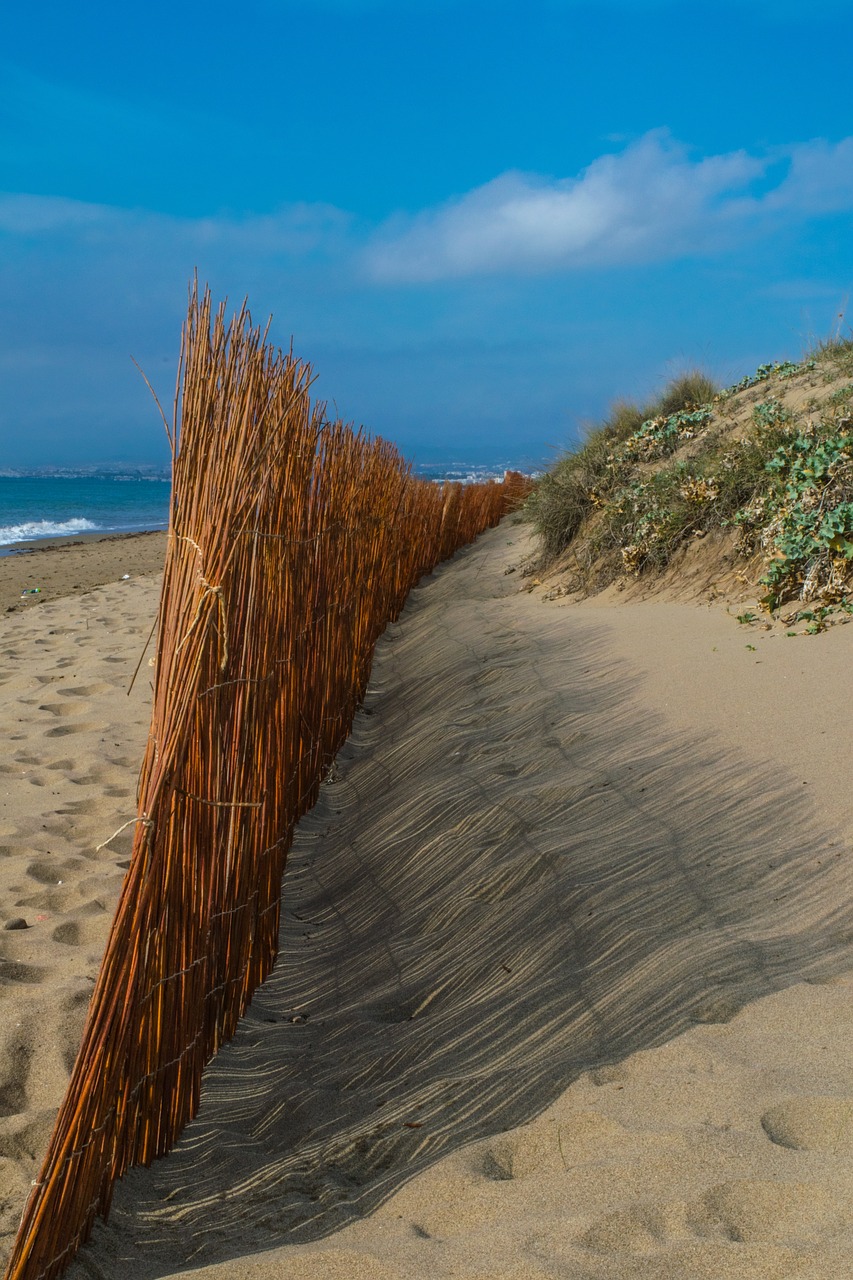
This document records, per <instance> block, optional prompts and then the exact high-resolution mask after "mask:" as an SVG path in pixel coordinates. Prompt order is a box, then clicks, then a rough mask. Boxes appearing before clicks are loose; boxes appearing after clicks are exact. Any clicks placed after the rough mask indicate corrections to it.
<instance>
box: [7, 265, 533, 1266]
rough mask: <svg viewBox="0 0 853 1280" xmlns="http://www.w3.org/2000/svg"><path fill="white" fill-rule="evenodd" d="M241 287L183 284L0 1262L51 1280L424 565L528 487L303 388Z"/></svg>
mask: <svg viewBox="0 0 853 1280" xmlns="http://www.w3.org/2000/svg"><path fill="white" fill-rule="evenodd" d="M310 384H311V369H310V366H309V365H307V364H305V363H303V362H302V361H300V360H299V359H297V358H296V357H294V355H293V354H292V353H282V352H280V351H278V350H274V349H273V348H272V347H271V346H270V345H269V343H268V342H267V334H266V332H261V330H259V329H257V328H254V327H253V325H252V322H251V318H250V316H249V313H248V312H247V310H246V308H245V306H244V307H243V309H242V310H241V312H240V313H239V314H238V315H236V316H235V317H234V318H233V319H232V320H231V322H230V324H228V323H226V319H225V311H224V307H220V308H219V309H218V310H216V311H215V312H214V310H213V307H212V304H211V299H210V295H209V293H208V292H205V294H204V295H203V296H199V294H198V292H197V290H195V289H194V290H193V292H192V294H191V297H190V307H189V314H188V318H187V322H186V325H185V327H184V331H183V340H182V346H181V359H180V365H179V373H178V385H177V391H176V395H175V405H174V413H173V417H172V422H171V425H169V424H167V431H168V432H169V436H170V442H171V447H172V463H173V487H172V499H171V512H170V525H169V537H168V549H167V553H166V561H165V568H164V577H163V588H162V596H161V601H160V611H159V625H158V636H157V644H156V659H155V663H156V665H155V672H154V702H153V711H152V719H151V729H150V733H149V737H148V745H147V749H146V752H145V756H144V760H143V764H142V769H141V773H140V780H139V788H138V815H137V817H136V819H135V820H134V825H135V834H134V841H133V850H132V855H131V860H130V866H129V869H128V871H127V875H126V878H125V881H124V885H123V888H122V891H121V896H120V899H119V903H118V907H117V910H116V914H115V918H114V920H113V923H112V927H111V931H110V935H109V939H108V942H107V946H106V952H105V955H104V959H103V963H102V966H101V970H100V974H99V977H98V981H97V984H96V987H95V990H94V993H93V996H92V1000H91V1004H90V1007H89V1012H88V1018H87V1022H86V1025H85V1029H84V1032H83V1038H82V1043H81V1046H80V1050H79V1054H78V1056H77V1060H76V1063H75V1066H74V1068H73V1072H72V1075H71V1080H70V1083H69V1086H68V1091H67V1094H66V1096H65V1099H64V1101H63V1103H62V1106H61V1108H60V1110H59V1114H58V1118H57V1121H56V1126H55V1128H54V1131H53V1134H52V1137H51V1139H50V1143H49V1147H48V1152H47V1155H46V1157H45V1160H44V1164H43V1166H42V1169H41V1172H40V1174H39V1177H38V1180H37V1182H36V1183H35V1184H34V1187H33V1190H32V1193H31V1196H30V1199H29V1201H28V1203H27V1205H26V1208H25V1210H24V1214H23V1218H22V1222H21V1226H20V1230H19V1233H18V1236H17V1238H16V1241H15V1244H14V1248H13V1252H12V1256H11V1259H10V1261H9V1264H8V1268H7V1271H6V1280H51V1278H52V1277H54V1276H57V1275H59V1274H60V1273H61V1272H62V1271H63V1270H64V1268H65V1267H66V1266H67V1265H68V1263H69V1262H70V1260H71V1259H72V1257H73V1256H74V1254H75V1252H76V1251H77V1249H78V1248H79V1246H80V1245H81V1243H83V1242H84V1241H85V1240H86V1239H87V1237H88V1235H89V1233H90V1231H91V1228H92V1225H93V1222H94V1219H95V1217H96V1216H97V1215H99V1214H100V1215H103V1216H106V1214H107V1212H108V1210H109V1205H110V1199H111V1195H112V1189H113V1186H114V1183H115V1181H116V1179H117V1178H119V1177H120V1176H121V1175H122V1173H123V1172H124V1171H125V1170H126V1169H128V1168H129V1167H130V1166H132V1165H135V1164H149V1163H150V1162H151V1160H153V1159H154V1158H155V1157H156V1156H160V1155H163V1154H164V1153H165V1152H166V1151H168V1150H169V1148H170V1147H171V1145H172V1144H173V1143H174V1142H175V1140H176V1138H177V1136H178V1135H179V1134H180V1132H181V1130H182V1129H183V1127H184V1125H185V1124H186V1123H187V1121H188V1120H189V1119H191V1117H192V1116H193V1115H194V1114H195V1112H196V1110H197V1107H198V1102H199V1091H200V1082H201V1074H202V1069H203V1067H204V1065H205V1063H206V1062H207V1061H208V1060H209V1059H210V1058H211V1056H212V1055H213V1054H215V1053H216V1051H217V1049H218V1048H219V1046H220V1045H221V1044H222V1043H223V1041H226V1040H228V1039H229V1038H230V1036H231V1035H232V1034H233V1032H234V1029H235V1026H236V1024H237V1020H238V1019H239V1017H240V1015H241V1014H242V1013H243V1011H244V1010H245V1008H246V1006H247V1004H248V1003H249V1001H250V999H251V996H252V993H253V991H254V990H255V988H256V986H257V985H258V983H260V982H262V981H263V980H264V978H265V977H266V976H267V974H268V973H269V971H270V969H271V967H272V965H273V963H274V961H275V957H276V952H277V945H278V929H279V903H280V892H281V876H282V871H283V867H284V860H285V856H286V853H287V850H288V848H289V846H290V843H291V839H292V834H293V829H294V825H295V823H296V822H297V821H298V819H299V817H300V816H301V815H302V814H303V813H304V812H305V811H306V810H307V809H308V808H310V806H311V805H312V804H313V803H314V802H315V800H316V798H317V794H318V791H319V787H320V784H321V782H322V780H323V777H324V775H325V772H326V771H327V769H328V767H329V765H330V763H331V761H332V759H333V757H334V755H335V753H336V751H337V750H338V748H339V747H340V745H341V744H342V742H343V741H344V739H345V738H346V736H347V733H348V732H349V729H350V726H351V723H352V718H353V714H354V712H355V709H356V707H357V705H358V704H359V702H360V700H361V699H362V697H363V695H364V692H365V688H366V684H367V678H368V673H369V670H370V664H371V658H372V654H373V649H374V645H375V643H376V640H377V638H378V636H379V635H380V633H381V632H382V630H383V628H384V627H385V625H386V623H387V622H388V621H389V620H390V619H393V618H396V617H397V615H398V614H399V612H400V609H401V608H402V605H403V602H404V601H405V599H406V595H407V593H408V592H409V590H410V588H411V587H412V586H413V584H414V583H415V582H416V581H417V580H418V578H419V577H421V575H422V574H424V573H425V572H427V571H429V570H430V569H432V567H433V566H434V565H435V564H437V563H438V562H439V561H440V560H443V559H445V558H447V557H448V556H451V555H452V554H453V553H454V551H456V550H457V548H458V547H460V546H461V545H462V544H464V543H467V542H469V541H471V540H472V539H473V538H475V537H476V536H477V535H478V534H479V533H480V532H482V530H484V529H485V528H487V527H489V526H491V525H494V524H496V523H497V521H498V520H499V519H500V517H501V516H502V515H503V514H504V513H505V512H506V511H507V510H509V509H511V508H512V507H513V506H515V505H517V503H518V502H519V501H520V500H521V499H522V498H523V497H524V496H525V493H526V492H527V489H528V487H529V485H528V482H527V481H526V479H525V478H524V477H522V476H520V475H518V474H514V473H507V475H506V477H505V480H504V482H503V483H502V484H494V483H489V484H472V485H464V486H463V485H461V484H441V485H436V484H431V483H429V482H426V481H422V480H418V479H415V478H413V476H412V474H411V471H410V468H409V466H408V465H407V464H406V463H405V462H404V461H403V460H402V459H401V457H400V456H399V454H398V453H397V451H396V450H395V449H394V447H393V446H392V445H390V444H388V443H386V442H385V441H382V440H378V439H370V438H369V437H367V436H365V435H364V434H363V433H362V432H361V431H355V430H353V429H351V428H350V427H349V426H347V425H345V424H343V423H341V422H330V421H328V420H327V418H326V414H325V407H324V406H323V405H321V404H318V403H314V402H312V400H311V396H310Z"/></svg>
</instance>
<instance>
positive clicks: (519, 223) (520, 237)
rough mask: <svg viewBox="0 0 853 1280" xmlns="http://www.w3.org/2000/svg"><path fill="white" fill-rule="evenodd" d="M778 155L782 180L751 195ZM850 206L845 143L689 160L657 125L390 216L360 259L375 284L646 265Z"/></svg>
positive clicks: (850, 155) (852, 177) (852, 166)
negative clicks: (567, 161) (590, 157)
mask: <svg viewBox="0 0 853 1280" xmlns="http://www.w3.org/2000/svg"><path fill="white" fill-rule="evenodd" d="M780 160H782V161H783V162H784V163H785V165H786V172H785V174H784V176H783V178H782V179H781V181H779V182H777V185H776V186H775V187H773V186H771V188H770V190H769V191H763V192H762V193H761V194H759V195H756V194H753V192H752V191H751V188H752V187H753V186H754V185H755V184H758V183H760V181H761V180H762V179H764V178H765V177H766V176H767V175H768V173H769V171H770V170H771V166H772V165H774V164H776V163H778V162H779V161H780ZM850 208H853V139H850V138H848V139H845V140H844V141H842V142H840V143H838V144H836V145H831V144H829V143H827V142H824V141H820V140H818V141H815V142H810V143H806V144H802V145H799V146H795V147H791V148H788V149H787V151H786V152H785V153H774V154H772V155H769V156H763V157H761V156H759V157H757V156H751V155H749V154H747V153H746V152H745V151H733V152H729V153H726V154H723V155H717V156H709V157H706V158H704V159H693V158H692V157H691V155H690V153H689V152H688V150H687V148H686V147H684V146H683V145H681V144H680V143H678V142H676V141H674V140H673V139H672V138H671V137H670V136H669V134H668V133H667V132H666V131H665V130H655V131H653V132H651V133H649V134H646V135H645V136H644V137H642V138H641V139H639V141H637V142H635V143H633V144H632V145H631V146H629V147H627V148H626V149H625V150H624V151H622V152H620V153H618V154H612V155H604V156H601V157H599V159H597V160H595V161H594V162H593V163H592V164H591V165H589V166H588V168H587V169H585V170H584V171H583V172H582V173H581V174H580V175H579V176H578V177H576V178H558V179H548V178H543V177H540V176H537V175H535V174H523V173H507V174H503V175H502V176H501V177H498V178H495V179H494V180H493V181H492V182H489V183H487V184H486V185H485V186H482V187H478V188H475V189H474V190H473V191H471V192H469V193H468V194H466V195H464V196H462V197H461V198H459V199H456V200H453V201H449V202H448V203H446V204H443V205H441V206H439V207H437V208H434V209H429V210H426V211H424V212H422V213H419V214H417V215H415V216H414V217H403V216H398V217H396V218H393V219H390V220H389V221H388V222H387V223H386V224H385V226H384V227H382V228H380V230H379V231H378V233H377V234H376V236H375V237H374V239H373V241H372V243H371V244H370V245H369V246H368V247H367V249H366V250H365V254H364V265H365V268H366V270H367V273H368V275H369V276H371V277H372V278H373V279H374V280H375V281H377V282H379V283H416V282H427V281H434V280H443V279H452V278H459V277H464V276H473V275H485V274H494V273H514V274H525V273H534V272H537V271H545V270H554V269H564V270H566V269H577V268H583V267H601V266H610V265H616V264H619V263H629V262H647V261H655V260H663V259H666V258H673V257H678V256H682V255H685V254H696V253H704V252H708V251H710V250H714V249H717V248H721V247H724V246H725V245H726V244H729V243H732V242H733V241H735V240H737V239H739V238H742V236H743V235H744V234H745V233H746V231H747V230H748V229H749V227H750V226H752V225H755V224H756V222H760V221H762V220H770V219H773V218H777V219H778V218H779V217H784V216H788V217H800V218H801V217H809V216H813V215H819V214H823V213H829V212H833V211H837V210H841V209H850Z"/></svg>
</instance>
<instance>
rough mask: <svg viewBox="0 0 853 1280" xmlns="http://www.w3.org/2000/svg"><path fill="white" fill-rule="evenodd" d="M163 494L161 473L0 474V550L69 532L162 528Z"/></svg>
mask: <svg viewBox="0 0 853 1280" xmlns="http://www.w3.org/2000/svg"><path fill="white" fill-rule="evenodd" d="M169 492H170V483H169V478H168V476H166V475H163V474H162V473H156V474H148V473H135V472H132V471H126V472H102V473H94V474H91V473H87V474H80V475H73V474H63V475H53V474H51V475H45V474H42V475H15V476H9V475H6V476H0V551H2V548H4V547H6V548H8V547H13V546H14V545H15V543H18V542H31V541H34V540H36V539H38V538H64V537H69V536H72V535H74V534H75V533H139V532H142V531H144V530H148V529H165V528H166V526H167V524H168V521H169Z"/></svg>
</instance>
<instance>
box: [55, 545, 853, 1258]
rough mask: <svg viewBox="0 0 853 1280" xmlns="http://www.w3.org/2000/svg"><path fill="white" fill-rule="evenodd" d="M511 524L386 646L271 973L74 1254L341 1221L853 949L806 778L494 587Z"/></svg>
mask: <svg viewBox="0 0 853 1280" xmlns="http://www.w3.org/2000/svg"><path fill="white" fill-rule="evenodd" d="M502 538H503V540H504V541H503V542H501V539H502ZM505 538H506V535H505V533H502V532H501V531H496V532H495V533H494V534H491V535H487V536H486V538H485V539H484V540H483V541H482V542H481V544H479V545H478V546H477V547H475V548H473V549H469V550H468V551H466V552H463V553H461V554H460V555H459V556H457V558H456V561H455V562H454V563H453V564H452V565H451V566H449V567H445V568H444V569H442V570H440V571H438V572H437V573H436V574H434V575H432V577H431V578H430V579H428V580H427V581H426V582H425V583H424V584H422V586H421V587H420V588H418V589H417V590H416V591H415V592H414V593H413V595H412V597H411V599H410V603H409V604H408V605H407V607H406V610H405V612H404V614H403V615H402V618H401V620H400V622H399V623H397V624H395V625H394V626H392V627H391V628H389V631H388V632H387V633H386V636H385V637H384V639H383V640H382V641H381V643H380V646H379V649H378V650H377V655H376V661H375V665H374V671H373V675H372V677H371V687H370V691H369V693H368V696H367V700H366V702H365V704H364V707H363V709H362V710H361V711H360V712H359V713H358V715H357V717H356V724H355V727H354V731H353V734H352V736H351V738H350V740H349V742H348V743H347V745H346V746H345V748H344V749H343V751H342V752H341V753H340V756H339V758H338V762H337V764H336V766H335V770H334V772H333V774H332V775H331V776H330V778H329V780H328V781H327V782H326V784H325V785H324V787H323V790H322V794H321V798H320V801H319V803H318V805H317V806H316V808H315V809H314V811H313V812H312V813H310V814H309V815H308V816H307V817H306V818H304V819H303V820H302V822H301V823H300V827H299V831H298V835H297V839H296V841H295V844H294V847H293V849H292V852H291V854H290V858H289V864H288V867H287V872H286V876H285V883H284V908H285V910H284V918H283V924H282V931H281V952H280V958H279V961H278V964H277V967H276V969H275V971H274V972H273V974H272V976H271V977H270V978H269V979H268V980H267V982H266V983H265V984H264V986H263V987H262V988H260V989H259V990H258V992H257V993H256V995H255V997H254V1001H253V1004H252V1006H251V1008H250V1010H249V1012H248V1014H247V1015H246V1017H245V1018H244V1020H243V1022H242V1023H241V1025H240V1027H239V1029H238V1032H237V1034H236V1035H235V1037H234V1040H233V1041H232V1043H231V1044H229V1045H228V1046H226V1047H224V1048H223V1049H222V1050H221V1052H220V1054H219V1056H218V1057H217V1059H216V1060H215V1061H214V1062H213V1063H212V1064H211V1065H210V1067H209V1068H208V1069H207V1071H206V1074H205V1077H204V1086H203V1097H202V1105H201V1109H200V1112H199V1115H198V1117H197V1119H196V1120H195V1121H194V1122H193V1123H192V1124H191V1125H190V1126H188V1128H187V1129H186V1131H185V1133H184V1135H183V1137H182V1138H181V1140H180V1141H179V1142H178V1144H177V1145H176V1146H175V1148H174V1149H173V1151H172V1153H171V1154H170V1155H169V1156H168V1158H167V1159H165V1160H161V1161H159V1162H158V1163H157V1164H156V1165H155V1166H153V1167H152V1168H151V1169H150V1170H139V1169H137V1170H132V1171H131V1172H130V1173H129V1174H128V1175H127V1176H126V1177H125V1178H124V1179H123V1181H122V1183H121V1184H120V1185H119V1186H118V1187H117V1189H116V1194H115V1199H114V1203H113V1208H112V1214H111V1218H110V1221H109V1223H108V1224H106V1225H104V1224H98V1226H97V1227H96V1229H95V1232H94V1235H93V1239H92V1242H91V1243H90V1245H89V1246H88V1247H87V1248H86V1249H85V1250H84V1251H83V1252H82V1253H81V1255H80V1257H79V1259H78V1260H77V1262H76V1263H75V1264H74V1267H73V1268H72V1271H71V1273H70V1274H71V1275H73V1276H76V1277H82V1276H85V1275H89V1276H91V1275H97V1276H105V1277H113V1276H115V1277H118V1276H120V1275H123V1274H125V1273H126V1271H127V1268H128V1267H129V1266H131V1265H132V1267H133V1272H134V1275H135V1276H137V1277H139V1278H140V1280H141V1278H142V1277H151V1278H153V1277H156V1276H161V1275H164V1274H170V1273H172V1272H174V1271H177V1270H180V1269H182V1268H184V1267H191V1266H201V1265H203V1264H205V1263H210V1262H215V1261H220V1260H225V1259H233V1258H238V1257H240V1256H243V1255H246V1254H250V1253H253V1252H256V1251H259V1250H263V1249H266V1248H271V1247H279V1246H281V1245H283V1244H287V1243H297V1242H304V1241H308V1240H312V1239H316V1238H319V1237H321V1236H324V1235H327V1234H328V1233H330V1232H333V1231H335V1230H338V1229H339V1228H341V1227H342V1226H344V1225H346V1224H347V1223H348V1222H350V1221H352V1220H353V1219H354V1218H356V1217H359V1216H361V1215H364V1214H367V1213H369V1212H371V1210H373V1209H374V1208H375V1207H376V1206H377V1205H378V1204H379V1203H380V1202H381V1201H382V1200H383V1199H385V1198H386V1197H388V1196H389V1195H391V1194H392V1193H393V1192H394V1191H395V1190H396V1189H398V1188H399V1187H400V1186H401V1184H402V1183H403V1182H404V1181H405V1180H407V1179H409V1178H411V1177H412V1176H413V1175H415V1174H417V1173H418V1172H419V1171H420V1170H422V1169H424V1168H425V1167H426V1166H427V1165H429V1164H430V1163H432V1162H434V1161H435V1160H436V1159H438V1158H439V1157H441V1156H443V1155H445V1154H447V1153H449V1152H451V1151H453V1150H456V1149H458V1148H459V1147H460V1146H462V1145H463V1144H466V1143H469V1142H471V1141H472V1140H474V1139H477V1138H481V1137H485V1136H487V1135H489V1134H493V1133H495V1132H496V1131H499V1130H503V1129H506V1128H508V1127H510V1126H513V1125H516V1124H519V1123H521V1122H523V1121H525V1120H528V1119H530V1118H532V1117H533V1116H534V1115H536V1114H537V1113H538V1112H540V1111H541V1110H542V1109H543V1108H544V1107H546V1106H547V1105H548V1104H549V1103H551V1102H552V1101H553V1100H554V1099H555V1097H556V1096H557V1095H559V1093H560V1092H562V1091H563V1090H564V1089H565V1088H566V1087H567V1086H568V1085H569V1084H570V1083H571V1082H572V1081H573V1080H575V1079H576V1078H577V1077H578V1076H579V1075H580V1074H581V1073H583V1072H584V1071H586V1070H589V1069H590V1068H592V1067H595V1066H600V1065H602V1064H605V1063H610V1062H613V1061H617V1060H619V1059H621V1058H623V1057H625V1056H626V1055H627V1054H630V1053H633V1052H634V1051H636V1050H638V1049H644V1048H649V1047H651V1046H654V1045H657V1044H660V1043H662V1042H663V1041H665V1040H667V1039H669V1038H671V1037H672V1036H674V1035H676V1034H677V1033H679V1032H681V1031H683V1030H685V1029H686V1028H687V1027H688V1026H690V1025H691V1023H693V1022H695V1021H724V1020H726V1019H727V1018H729V1017H731V1016H733V1014H734V1013H735V1012H736V1011H737V1010H738V1009H739V1008H740V1007H741V1006H742V1005H743V1004H744V1003H745V1002H747V1001H749V1000H752V999H755V998H756V997H759V996H761V995H764V994H767V993H769V992H772V991H775V990H779V989H781V988H783V987H785V986H787V985H790V984H791V983H793V982H797V981H800V980H803V979H805V980H807V981H821V980H825V979H827V978H828V977H830V976H831V975H833V974H835V973H838V972H840V971H842V970H844V969H847V968H849V967H850V966H851V963H853V952H851V941H853V913H851V910H850V905H849V902H850V899H849V886H848V885H847V884H846V882H845V880H844V872H843V868H842V862H843V859H842V857H841V854H842V851H843V850H842V845H841V843H840V841H839V839H838V837H837V836H836V835H835V834H833V833H832V832H829V831H826V830H822V829H821V826H820V823H819V821H818V818H817V815H815V814H814V813H813V812H812V811H811V810H810V808H809V804H808V802H807V801H806V800H805V799H804V798H803V795H802V791H803V789H802V787H801V786H795V785H794V784H793V780H792V779H790V778H786V777H784V776H781V775H780V773H779V772H778V770H776V769H774V768H772V767H771V766H770V765H769V764H768V763H763V762H762V761H761V760H760V759H759V758H756V759H744V758H733V756H732V754H731V752H729V751H727V750H725V749H724V746H723V744H715V743H714V742H713V741H712V740H709V739H708V738H707V737H706V736H705V735H704V734H703V733H702V732H701V730H700V727H698V726H697V732H696V734H695V735H692V736H688V735H678V736H674V735H673V734H672V733H671V732H668V731H667V729H666V726H665V725H664V723H663V721H662V719H661V718H660V717H659V716H658V715H657V713H656V712H655V710H654V709H653V708H650V707H648V706H646V705H644V704H643V703H642V701H641V699H640V698H638V696H637V692H636V687H635V683H634V680H633V676H632V673H631V672H629V671H626V670H625V669H624V666H619V665H617V664H616V663H615V662H613V661H611V660H610V659H608V656H607V647H606V642H605V639H604V636H603V634H601V633H599V632H598V629H597V628H596V627H595V626H594V625H592V624H589V623H588V622H581V621H579V620H578V618H577V616H576V615H575V616H573V615H572V614H571V612H570V611H563V610H561V611H546V610H542V609H535V608H534V606H533V602H532V601H531V600H530V599H529V598H528V597H519V596H517V595H510V594H509V593H508V592H505V589H504V585H503V583H504V581H505V580H504V579H503V578H502V577H500V576H498V574H497V570H496V567H495V566H496V563H497V560H496V554H495V549H496V548H499V547H500V546H503V545H504V544H505Z"/></svg>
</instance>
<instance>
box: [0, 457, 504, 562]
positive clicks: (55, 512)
mask: <svg viewBox="0 0 853 1280" xmlns="http://www.w3.org/2000/svg"><path fill="white" fill-rule="evenodd" d="M507 469H512V470H516V469H529V468H519V467H518V466H517V464H513V463H512V462H511V461H508V462H506V463H499V464H491V465H485V464H480V463H470V464H469V463H460V462H453V463H451V464H447V465H445V466H442V465H433V464H430V465H417V464H416V465H415V467H414V471H415V473H416V474H417V475H419V476H421V477H422V478H423V479H425V480H436V481H437V480H460V481H462V482H463V483H465V484H470V483H472V482H474V481H480V480H489V479H502V478H503V474H504V471H505V470H507ZM170 489H171V481H170V476H169V472H168V471H158V470H154V469H150V468H134V467H128V468H125V469H113V470H93V469H86V470H80V471H74V470H62V471H58V470H51V471H47V470H43V471H38V472H9V471H7V472H4V473H2V474H0V555H8V554H10V553H11V552H13V551H14V548H15V545H16V544H17V543H21V542H34V541H38V540H39V539H42V538H67V537H73V536H75V535H77V534H98V533H101V534H114V533H142V532H146V531H148V530H156V529H165V528H166V527H167V525H168V522H169V494H170Z"/></svg>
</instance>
